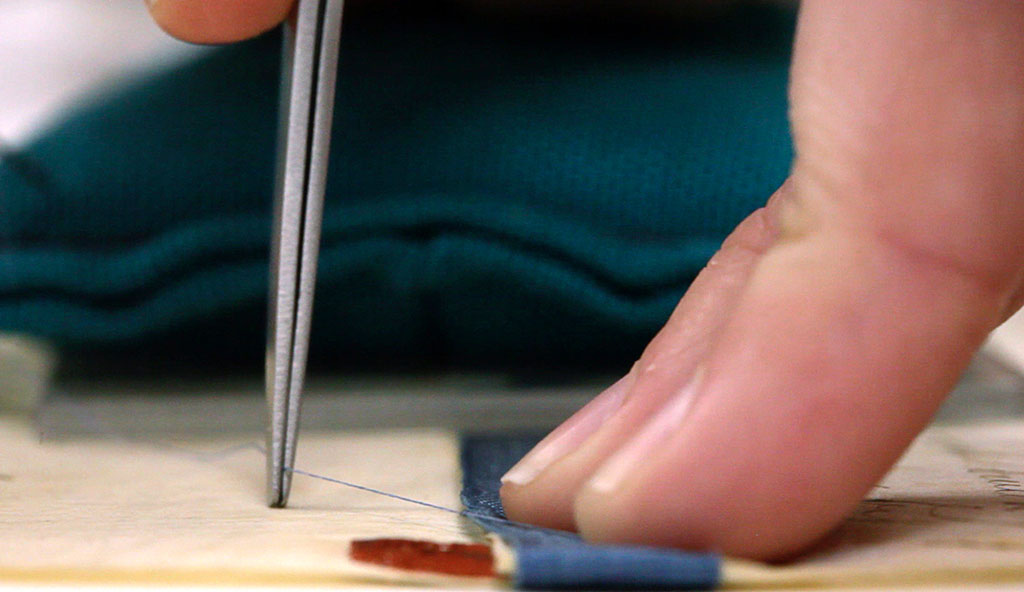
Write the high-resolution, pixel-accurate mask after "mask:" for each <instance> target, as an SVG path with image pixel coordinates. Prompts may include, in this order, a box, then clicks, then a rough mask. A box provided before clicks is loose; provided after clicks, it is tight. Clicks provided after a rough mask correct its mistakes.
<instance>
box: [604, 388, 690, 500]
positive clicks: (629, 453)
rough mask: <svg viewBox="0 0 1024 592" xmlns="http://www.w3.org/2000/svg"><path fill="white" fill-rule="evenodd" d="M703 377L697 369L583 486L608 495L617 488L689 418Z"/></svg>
mask: <svg viewBox="0 0 1024 592" xmlns="http://www.w3.org/2000/svg"><path fill="white" fill-rule="evenodd" d="M703 378H704V371H703V369H700V368H699V369H698V370H697V371H696V372H694V374H693V378H691V379H690V381H689V382H688V383H686V386H684V387H683V388H682V389H680V390H679V392H678V393H677V394H676V396H675V397H673V398H672V399H670V400H669V401H668V403H666V404H665V406H664V407H662V408H661V410H660V411H658V412H657V414H655V416H654V417H653V418H651V420H650V421H648V422H647V424H646V425H644V426H643V427H642V428H640V431H639V432H638V433H637V434H636V435H635V436H634V437H633V438H632V439H630V440H629V441H628V442H626V444H625V445H623V447H622V448H620V449H619V450H618V451H617V452H615V454H613V455H612V456H611V457H610V458H609V459H608V460H607V461H605V463H604V464H603V465H601V468H599V469H598V470H597V472H595V473H594V476H593V477H591V478H590V481H589V482H587V484H586V485H585V486H584V487H585V488H587V489H591V490H593V491H596V492H598V493H610V492H612V491H614V490H616V489H618V488H619V486H620V485H622V483H623V481H624V480H625V479H626V477H627V476H628V475H629V474H630V473H632V472H633V471H634V470H635V469H636V467H637V466H640V465H642V464H643V463H644V460H645V459H646V458H649V457H650V456H651V455H652V454H654V453H655V452H657V450H658V449H659V448H661V446H662V445H663V444H664V443H665V441H667V440H668V439H669V438H671V437H672V436H673V435H675V434H677V433H679V430H680V429H681V428H682V426H683V423H684V422H685V421H686V418H687V417H688V416H689V415H690V410H691V409H692V408H693V402H694V400H695V399H696V398H697V396H696V395H697V391H698V389H700V386H701V382H702V380H703Z"/></svg>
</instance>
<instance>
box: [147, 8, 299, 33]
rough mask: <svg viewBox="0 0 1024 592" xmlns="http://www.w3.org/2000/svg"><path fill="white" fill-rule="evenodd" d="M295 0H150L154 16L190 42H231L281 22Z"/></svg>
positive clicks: (163, 27)
mask: <svg viewBox="0 0 1024 592" xmlns="http://www.w3.org/2000/svg"><path fill="white" fill-rule="evenodd" d="M293 3H294V0H248V1H246V2H238V1H237V0H146V5H147V6H148V7H149V12H150V14H151V15H152V16H153V20H154V21H156V23H157V24H158V25H159V26H160V28H162V29H163V30H164V31H166V32H167V33H168V34H170V35H172V36H174V37H177V38H178V39H181V40H182V41H188V42H190V43H204V44H206V43H209V44H214V43H230V42H233V41H241V40H243V39H248V38H250V37H255V36H256V35H259V34H260V33H263V32H265V31H268V30H270V29H272V28H274V27H275V26H277V25H278V24H280V23H281V22H282V21H283V20H284V19H285V18H286V17H287V16H288V13H289V11H290V10H291V7H292V5H293Z"/></svg>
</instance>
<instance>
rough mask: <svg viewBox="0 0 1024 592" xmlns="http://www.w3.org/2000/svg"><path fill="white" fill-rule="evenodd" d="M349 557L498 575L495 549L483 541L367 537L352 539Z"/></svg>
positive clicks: (454, 572)
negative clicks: (441, 541) (495, 565)
mask: <svg viewBox="0 0 1024 592" xmlns="http://www.w3.org/2000/svg"><path fill="white" fill-rule="evenodd" d="M349 556H350V557H352V559H353V560H355V561H362V562H364V563H373V564H376V565H386V566H388V567H395V568H398V569H407V570H410V571H428V572H433V573H440V574H449V575H453V576H473V577H494V576H495V575H496V574H495V573H494V555H493V554H492V553H491V548H490V547H488V546H487V545H480V544H464V543H450V544H440V543H431V542H428V541H414V540H409V539H364V540H357V541H352V547H351V549H350V550H349Z"/></svg>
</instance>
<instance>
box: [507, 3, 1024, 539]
mask: <svg viewBox="0 0 1024 592" xmlns="http://www.w3.org/2000/svg"><path fill="white" fill-rule="evenodd" d="M790 103H791V109H790V119H791V124H792V129H793V136H794V140H795V145H796V151H797V156H796V159H795V161H794V164H793V168H792V173H791V176H790V178H789V179H788V180H787V182H786V183H785V184H784V185H783V186H782V187H781V188H780V189H779V190H778V191H777V192H776V193H775V195H774V196H773V197H772V199H771V200H769V202H768V205H767V206H766V207H765V208H764V209H762V210H760V211H758V212H755V213H754V214H752V215H751V216H750V217H749V218H748V219H747V220H746V221H744V222H743V223H742V224H740V226H739V227H738V228H737V229H736V230H735V231H734V232H733V234H732V235H731V236H730V237H729V239H728V240H727V241H726V242H725V244H724V245H723V246H722V249H721V250H720V251H719V253H718V254H717V255H716V256H715V257H714V258H713V259H712V260H711V262H710V263H709V264H708V266H707V268H706V269H705V270H704V271H703V272H702V273H701V274H700V276H699V277H698V278H697V280H696V281H695V282H694V284H693V285H692V286H691V288H690V290H689V291H688V292H687V294H686V296H685V297H684V298H683V300H682V301H681V302H680V304H679V306H678V308H677V309H676V311H675V312H674V313H673V315H672V317H671V318H670V319H669V321H668V323H667V325H666V326H665V327H664V328H663V329H662V330H661V332H660V333H659V334H658V335H657V336H656V337H655V338H654V340H653V341H652V342H651V344H650V345H649V346H648V348H647V349H646V351H644V353H643V355H642V356H641V358H640V360H639V361H638V362H637V363H636V364H635V365H634V366H633V369H632V370H631V371H630V372H629V374H628V375H627V376H626V377H625V378H623V379H622V380H620V381H619V382H617V383H616V384H615V385H613V386H612V387H611V388H609V389H608V390H607V391H605V392H604V393H602V394H601V395H600V396H598V397H597V398H596V399H595V400H594V401H592V402H591V403H590V404H588V405H587V406H586V407H584V409H583V410H581V411H580V412H578V413H577V414H576V415H574V416H573V417H572V418H570V419H569V420H568V421H567V422H565V423H564V424H563V425H562V426H561V427H559V428H558V429H556V430H555V431H554V432H553V433H552V434H551V435H549V436H548V437H547V438H546V439H545V440H544V442H543V443H541V444H540V445H539V446H538V447H537V448H535V449H534V451H533V452H531V453H530V454H529V455H528V456H527V457H526V458H525V459H524V460H523V461H522V462H521V463H520V464H519V465H517V467H515V468H514V469H513V470H512V471H510V472H509V474H508V475H506V478H505V485H504V487H503V489H502V499H503V501H504V505H505V508H506V510H507V512H508V515H509V517H510V518H512V519H514V520H520V521H525V522H532V523H538V524H542V525H547V526H552V527H556V528H567V529H572V528H576V529H579V531H580V532H581V533H582V534H583V536H584V537H585V538H587V539H590V540H593V541H600V542H617V543H621V542H628V543H641V544H654V545H665V546H674V547H681V548H687V549H714V550H719V551H722V552H724V553H727V554H730V555H735V556H742V557H749V558H757V559H778V558H784V557H786V556H789V555H791V554H793V553H795V552H797V551H799V550H801V549H802V548H804V547H806V546H807V545H808V544H810V543H811V542H813V541H814V540H816V539H817V538H819V537H820V536H822V535H823V534H824V533H826V532H827V531H828V530H829V529H831V528H832V527H833V526H834V525H836V524H837V523H838V522H839V521H840V520H841V519H842V517H843V516H844V515H845V514H847V513H848V512H849V511H850V510H851V509H852V508H853V506H854V505H855V504H856V503H857V502H858V501H859V500H860V499H861V498H862V497H863V496H864V494H865V493H867V491H868V490H869V489H870V488H871V486H872V485H873V484H874V483H876V482H877V481H878V480H879V479H880V478H881V477H882V476H883V475H884V473H885V472H886V471H887V470H888V469H889V468H890V467H891V465H892V464H893V463H894V462H895V461H896V460H897V459H898V457H899V455H900V454H901V453H902V451H903V450H904V449H905V448H906V447H907V446H908V445H909V443H910V442H911V440H912V439H913V438H914V436H915V435H916V434H917V433H918V432H919V431H920V430H921V429H922V428H923V427H924V426H925V425H926V423H927V422H928V421H929V419H930V418H931V416H932V415H933V413H934V412H935V410H936V409H937V408H938V406H939V405H940V403H941V402H942V401H943V399H944V397H945V396H946V394H947V393H948V392H949V391H950V390H951V389H952V387H953V386H954V384H955V382H956V380H957V378H958V377H959V375H960V374H961V372H962V371H963V369H964V368H965V367H966V365H967V364H968V362H969V361H970V359H971V357H972V354H974V352H975V351H976V350H977V348H978V347H979V346H980V344H981V342H982V341H983V339H984V338H985V336H986V335H987V334H988V332H989V331H990V330H991V329H993V328H994V327H995V326H996V325H998V324H999V323H1000V322H1001V321H1002V320H1003V319H1005V318H1006V317H1007V316H1009V315H1010V314H1012V312H1014V311H1015V310H1017V309H1018V308H1020V305H1021V301H1022V284H1024V3H1021V2H1018V1H1015V0H988V1H985V2H970V1H967V0H901V1H898V2H893V1H892V0H866V1H862V2H844V1H841V0H805V2H804V3H803V5H802V7H801V14H800V20H799V26H798V32H797V40H796V47H795V53H794V57H793V66H792V71H791V88H790Z"/></svg>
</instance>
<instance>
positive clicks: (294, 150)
mask: <svg viewBox="0 0 1024 592" xmlns="http://www.w3.org/2000/svg"><path fill="white" fill-rule="evenodd" d="M341 12H342V0H299V2H298V6H297V8H296V10H295V13H294V14H293V15H292V18H291V19H290V20H289V22H288V23H286V24H285V33H284V57H283V60H282V64H281V72H282V76H281V97H280V99H281V107H280V119H279V121H278V138H277V171H276V173H277V175H276V186H275V199H274V234H273V244H272V247H271V258H270V302H269V310H268V313H267V325H268V327H267V359H266V394H267V450H266V452H267V504H269V505H270V506H272V507H283V506H284V505H285V504H286V503H287V502H288V492H289V491H290V489H291V476H292V475H291V469H292V466H293V464H294V461H295V446H296V443H297V441H298V431H299V410H300V402H301V398H302V388H303V382H304V378H305V373H306V358H307V354H308V352H309V333H310V321H311V318H312V314H313V291H314V288H315V284H316V266H317V255H318V251H319V249H320V227H321V224H322V221H323V204H324V186H325V184H326V181H327V155H328V151H329V149H330V141H331V117H332V113H333V111H334V84H335V78H336V75H337V65H338V46H339V43H340V39H341Z"/></svg>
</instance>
